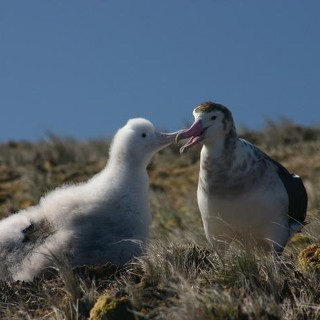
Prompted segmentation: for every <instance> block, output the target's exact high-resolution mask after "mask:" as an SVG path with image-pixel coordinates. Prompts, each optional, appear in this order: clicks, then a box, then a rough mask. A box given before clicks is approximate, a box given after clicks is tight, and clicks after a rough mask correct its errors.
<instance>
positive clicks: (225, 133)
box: [176, 101, 236, 152]
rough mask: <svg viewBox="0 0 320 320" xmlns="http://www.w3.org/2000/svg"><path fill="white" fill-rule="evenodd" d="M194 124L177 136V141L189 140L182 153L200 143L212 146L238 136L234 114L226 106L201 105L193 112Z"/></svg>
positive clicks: (216, 104)
mask: <svg viewBox="0 0 320 320" xmlns="http://www.w3.org/2000/svg"><path fill="white" fill-rule="evenodd" d="M193 116H194V118H195V121H194V123H193V124H192V126H191V127H190V128H189V129H185V130H181V131H179V133H178V134H177V136H176V141H177V142H178V141H179V140H182V139H187V138H190V139H189V140H188V142H187V143H186V144H185V145H184V146H183V147H182V148H181V149H180V152H183V151H184V150H186V149H188V148H190V147H192V146H194V145H196V144H197V143H199V142H203V143H204V144H206V145H207V144H212V143H214V142H215V141H217V140H218V139H225V138H227V137H230V136H232V137H233V136H236V131H235V126H234V122H233V118H232V114H231V112H230V110H229V109H228V108H226V107H225V106H223V105H221V104H218V103H214V102H210V101H209V102H204V103H201V104H200V105H199V106H197V107H196V108H195V109H194V110H193Z"/></svg>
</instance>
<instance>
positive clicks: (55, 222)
mask: <svg viewBox="0 0 320 320" xmlns="http://www.w3.org/2000/svg"><path fill="white" fill-rule="evenodd" d="M173 139H174V137H173V136H172V135H169V134H163V133H159V132H157V131H156V130H155V129H154V127H153V125H152V124H151V122H149V121H147V120H145V119H132V120H129V121H128V123H127V124H126V125H125V126H124V127H123V128H121V129H120V130H119V131H118V132H117V134H116V135H115V137H114V139H113V143H112V145H111V149H110V158H109V161H108V164H107V166H106V167H105V168H104V169H103V170H102V171H101V172H100V173H98V174H97V175H95V176H94V177H93V178H91V179H90V180H89V181H88V182H87V183H83V184H78V185H67V186H63V187H61V188H58V189H56V190H54V191H52V192H50V193H49V194H47V195H46V196H44V197H43V198H42V199H41V200H40V203H39V204H38V205H37V206H35V207H30V208H28V209H25V210H22V211H20V212H19V213H16V214H13V215H11V216H9V217H8V218H6V219H3V220H2V221H0V279H3V280H32V278H33V277H34V276H35V275H37V274H38V273H39V272H40V271H41V270H43V268H45V267H47V266H48V264H49V263H50V259H49V257H50V256H51V255H52V254H53V255H60V254H62V253H63V254H66V255H67V256H69V258H70V262H71V264H72V265H83V264H91V265H92V264H104V263H106V262H112V263H114V264H118V265H121V264H124V263H126V262H127V261H129V260H130V259H132V258H133V257H134V256H137V255H139V254H140V252H141V249H142V247H143V245H144V244H145V242H146V241H147V239H148V233H149V225H150V222H151V213H150V207H149V199H148V194H149V178H148V175H147V171H146V167H147V165H148V163H149V162H150V160H151V157H152V156H153V154H154V153H155V152H157V151H158V150H160V149H162V148H163V147H165V146H167V145H169V144H170V143H171V142H172V141H173Z"/></svg>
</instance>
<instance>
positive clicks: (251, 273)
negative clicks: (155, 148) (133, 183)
mask: <svg viewBox="0 0 320 320" xmlns="http://www.w3.org/2000/svg"><path fill="white" fill-rule="evenodd" d="M240 131H241V135H242V136H243V137H244V138H246V139H248V140H249V141H251V142H254V143H256V144H258V145H259V146H260V147H261V148H262V149H263V150H264V151H266V152H267V153H268V154H269V155H271V156H272V157H273V158H274V159H276V160H278V161H280V162H281V163H282V164H284V165H285V166H286V167H287V168H288V169H290V171H293V172H295V173H297V174H299V175H301V176H302V177H303V179H304V181H305V184H306V186H307V189H308V193H309V198H310V205H309V210H308V218H307V220H308V222H309V224H308V225H307V226H306V227H305V228H304V231H303V233H302V234H300V235H297V236H295V237H294V238H293V239H292V241H291V243H290V244H289V245H288V246H287V248H286V250H285V253H284V256H283V262H282V263H281V264H280V265H276V264H275V263H274V261H273V259H272V257H270V256H265V255H264V254H263V253H261V252H244V251H243V250H242V249H241V244H240V245H238V246H237V245H235V246H233V247H232V248H231V249H230V252H229V253H228V254H227V255H226V256H225V257H220V256H218V255H217V254H216V253H215V252H214V250H212V249H211V248H210V247H209V246H208V245H207V243H206V241H205V239H204V235H203V229H202V224H201V219H200V214H199V212H198V208H197V203H196V185H197V179H198V169H199V161H198V160H199V149H197V148H195V149H194V150H190V152H188V153H186V154H183V155H179V153H178V148H177V146H171V147H169V148H167V149H165V150H163V151H162V152H161V153H159V154H158V155H157V156H156V157H155V158H154V160H153V162H152V164H151V165H150V167H149V174H150V179H151V204H152V209H153V213H154V220H153V224H152V241H151V244H150V248H149V250H148V252H147V253H146V255H145V256H144V257H142V258H141V259H139V260H137V261H135V262H134V263H133V264H131V265H128V266H127V267H126V268H124V269H122V270H119V269H117V268H115V267H114V266H111V265H106V266H100V267H86V266H84V267H80V268H77V269H76V270H73V271H72V270H70V268H68V266H67V265H65V262H64V261H60V260H59V261H57V266H58V267H59V269H60V272H59V273H56V272H52V275H50V276H48V275H46V276H45V278H39V279H36V280H35V281H34V282H33V283H31V284H30V283H29V284H26V283H19V282H18V283H14V284H6V283H2V284H0V287H1V288H0V319H22V318H26V319H42V318H45V319H86V318H87V317H89V315H90V310H91V319H124V320H125V319H190V320H191V319H320V308H319V305H320V221H319V217H320V215H319V214H320V213H319V209H320V129H319V128H304V127H300V126H297V125H295V124H292V123H290V122H289V121H282V122H279V123H273V122H269V123H268V124H267V126H266V128H265V129H264V130H261V131H257V132H254V131H250V130H245V129H242V130H240ZM107 147H108V144H107V143H106V142H105V141H98V140H97V141H83V142H81V141H76V140H73V139H62V138H59V137H57V136H54V135H51V136H50V137H48V139H47V140H46V141H42V142H37V143H29V142H14V141H11V142H6V143H2V144H1V145H0V217H5V216H7V215H9V214H12V213H14V212H16V211H18V210H19V209H22V208H26V207H28V206H31V205H33V204H36V203H37V202H38V201H39V198H40V197H41V195H43V194H44V193H45V192H48V191H49V190H52V189H53V188H55V187H57V186H59V185H61V184H63V183H72V182H75V183H77V182H81V181H85V180H86V179H88V178H89V177H91V176H92V175H93V174H95V173H96V172H98V171H99V170H101V169H102V168H103V166H104V165H105V163H106V160H107ZM307 247H308V249H307V250H306V251H303V249H305V248H307ZM99 297H100V298H99ZM98 298H99V299H98ZM97 300H98V302H97V304H96V306H95V307H94V308H93V306H94V304H95V302H96V301H97ZM104 317H105V318H104Z"/></svg>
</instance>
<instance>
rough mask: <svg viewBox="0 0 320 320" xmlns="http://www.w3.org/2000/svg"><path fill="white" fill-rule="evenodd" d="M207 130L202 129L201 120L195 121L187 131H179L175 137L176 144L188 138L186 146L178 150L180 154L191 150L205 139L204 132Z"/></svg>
mask: <svg viewBox="0 0 320 320" xmlns="http://www.w3.org/2000/svg"><path fill="white" fill-rule="evenodd" d="M207 129H208V128H203V126H202V121H201V119H198V120H196V121H195V122H194V123H193V125H192V126H191V127H190V128H189V129H185V130H180V131H178V134H177V135H176V139H175V140H176V143H178V142H179V141H180V140H183V139H188V138H190V139H189V140H188V141H187V143H186V144H184V145H183V146H182V147H181V148H180V153H183V152H184V151H185V150H187V149H189V148H191V147H192V146H194V145H196V144H197V143H199V142H201V141H202V140H204V138H205V132H206V130H207Z"/></svg>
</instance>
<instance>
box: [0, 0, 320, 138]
mask: <svg viewBox="0 0 320 320" xmlns="http://www.w3.org/2000/svg"><path fill="white" fill-rule="evenodd" d="M319 14H320V1H318V0H308V1H303V0H300V1H297V0H281V1H279V0H268V1H262V0H261V1H259V0H158V1H155V0H28V1H26V0H2V1H1V2H0V110H1V115H0V140H2V141H3V140H8V139H24V140H34V139H39V138H42V137H44V136H45V133H46V131H48V130H50V131H53V132H55V133H57V134H61V135H67V136H74V137H78V138H87V137H104V136H110V135H111V134H113V132H114V131H115V130H116V129H117V128H118V127H120V126H122V125H123V124H124V123H125V122H126V120H127V119H128V118H132V117H137V116H139V117H146V118H148V119H150V120H151V121H153V122H154V123H155V125H156V126H158V127H160V128H165V129H167V130H176V129H179V128H181V127H182V126H183V125H184V122H185V121H191V120H192V115H191V112H192V109H193V107H194V106H195V105H196V104H198V103H200V102H201V101H203V100H214V101H218V102H221V103H224V104H225V105H227V106H229V107H230V108H231V110H232V112H233V114H234V117H235V120H236V122H237V124H238V125H241V124H244V125H247V126H249V127H259V126H261V125H263V123H264V119H265V118H272V119H276V118H277V117H279V116H287V117H289V118H291V119H293V120H295V121H297V122H299V123H302V124H306V125H308V124H317V123H319V122H320V121H319V119H320V111H319V107H320V106H319V94H320V35H319V34H320V19H319Z"/></svg>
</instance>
